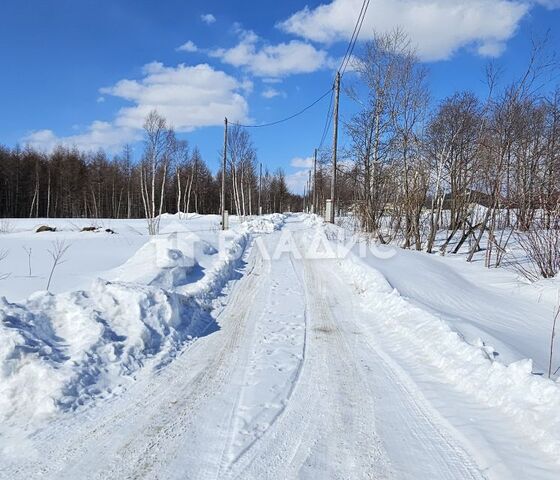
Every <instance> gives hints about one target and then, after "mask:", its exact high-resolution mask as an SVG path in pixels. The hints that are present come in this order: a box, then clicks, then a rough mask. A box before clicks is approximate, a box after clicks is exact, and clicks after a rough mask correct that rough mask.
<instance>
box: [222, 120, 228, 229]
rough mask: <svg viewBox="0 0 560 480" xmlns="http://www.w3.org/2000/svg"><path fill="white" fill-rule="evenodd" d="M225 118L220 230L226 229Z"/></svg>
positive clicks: (225, 122)
mask: <svg viewBox="0 0 560 480" xmlns="http://www.w3.org/2000/svg"><path fill="white" fill-rule="evenodd" d="M227 125H228V121H227V117H226V118H225V119H224V127H225V128H224V158H223V161H222V230H225V229H226V160H227Z"/></svg>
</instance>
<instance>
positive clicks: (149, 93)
mask: <svg viewBox="0 0 560 480" xmlns="http://www.w3.org/2000/svg"><path fill="white" fill-rule="evenodd" d="M143 74H144V77H143V78H142V79H141V80H128V79H124V80H121V81H119V82H117V83H116V84H115V85H113V86H111V87H107V88H102V89H101V90H100V93H101V94H103V95H111V96H114V97H118V98H121V99H123V100H126V101H128V102H130V103H131V104H132V105H131V106H127V107H124V108H121V109H120V110H119V111H118V112H117V114H116V116H115V118H114V120H113V121H112V122H99V121H96V122H93V123H92V124H91V125H90V126H89V127H88V128H87V129H86V131H85V132H83V133H81V134H77V135H72V136H68V137H57V136H56V135H55V133H54V132H52V131H51V130H41V131H37V132H33V133H31V134H29V135H28V136H27V137H26V138H25V139H24V141H25V142H26V143H28V144H30V145H33V146H36V147H38V148H43V149H46V150H49V149H52V148H53V147H54V146H55V145H58V144H64V145H69V146H74V145H75V146H77V147H80V148H83V149H87V150H91V149H98V148H105V149H107V150H108V151H116V150H119V149H120V148H121V147H122V145H124V144H125V143H127V142H131V141H134V140H135V139H137V138H138V137H139V135H141V129H142V126H143V124H144V119H145V118H146V116H147V115H148V113H149V112H150V111H151V110H154V109H155V110H157V111H158V112H159V113H160V114H161V115H163V116H164V117H165V118H166V119H167V120H168V121H169V123H170V124H171V125H173V127H174V128H175V129H176V130H177V131H179V132H189V131H192V130H194V129H196V128H199V127H208V126H215V125H221V124H222V122H223V119H224V117H226V116H227V117H228V118H231V119H232V120H235V121H247V120H248V118H247V112H248V104H247V101H246V100H245V98H244V96H243V93H244V92H246V91H248V90H249V89H251V88H252V83H251V82H248V81H238V80H237V79H235V78H234V77H232V76H230V75H228V74H226V73H225V72H222V71H220V70H216V69H214V68H212V67H211V66H210V65H207V64H200V65H195V66H186V65H182V64H181V65H178V66H176V67H167V66H165V65H163V64H162V63H159V62H154V63H150V64H148V65H146V66H144V69H143Z"/></svg>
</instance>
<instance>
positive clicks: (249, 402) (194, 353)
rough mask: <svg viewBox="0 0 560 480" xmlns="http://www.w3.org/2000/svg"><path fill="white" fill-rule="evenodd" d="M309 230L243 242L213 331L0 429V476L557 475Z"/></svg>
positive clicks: (387, 301) (304, 221) (542, 453)
mask: <svg viewBox="0 0 560 480" xmlns="http://www.w3.org/2000/svg"><path fill="white" fill-rule="evenodd" d="M280 226H281V225H278V227H280ZM322 233H323V227H322V226H320V225H318V223H317V222H316V221H315V220H314V219H309V218H306V217H304V216H293V217H288V219H287V220H286V222H285V224H284V225H283V227H282V228H281V229H278V230H274V229H269V232H268V233H267V234H264V235H261V236H259V235H253V236H252V237H251V238H252V240H251V241H249V245H248V247H247V248H246V249H244V252H245V253H244V256H243V258H242V259H241V260H240V261H238V262H236V263H235V268H234V270H235V271H233V273H232V275H231V276H230V277H231V278H232V279H234V281H232V282H230V284H229V286H228V287H226V288H225V290H223V291H222V293H223V294H224V296H222V297H219V298H218V303H219V304H220V305H216V302H214V307H213V310H212V311H211V315H212V317H213V318H214V320H215V328H214V327H213V326H212V325H214V324H213V323H212V322H207V325H208V328H207V329H206V330H199V331H198V335H199V336H198V338H197V339H196V341H192V342H190V343H187V344H186V345H185V346H183V347H181V348H180V349H179V350H178V352H177V353H176V354H174V355H172V358H170V359H168V361H166V362H165V363H164V364H163V365H162V364H157V365H151V366H150V365H149V364H146V366H145V367H144V368H141V369H139V370H138V373H137V375H136V380H135V381H134V382H131V383H130V385H129V386H128V387H127V388H125V389H124V390H123V391H122V393H120V394H118V395H114V396H111V397H109V398H107V399H103V400H101V399H98V400H96V401H94V402H92V403H91V404H90V405H88V406H87V408H83V409H77V410H76V411H74V412H66V413H65V414H62V415H59V416H57V417H56V420H55V421H52V422H47V423H45V424H42V426H41V428H38V429H37V430H33V431H31V433H30V432H29V431H27V432H22V433H21V435H18V433H17V431H16V430H14V428H12V429H10V430H7V431H6V432H2V433H3V435H4V436H5V438H4V439H3V441H2V446H3V447H4V448H3V451H2V462H1V463H0V477H1V478H6V479H18V478H21V479H29V478H47V479H76V478H80V479H83V478H86V479H109V478H110V479H156V478H157V479H197V480H198V479H230V478H232V479H233V478H236V479H295V478H303V479H327V478H328V479H362V478H363V479H369V478H371V479H392V478H395V479H397V478H398V479H430V480H432V479H436V480H437V479H449V480H451V479H453V480H457V479H484V478H488V479H491V478H503V479H510V478H519V479H527V478H543V479H548V478H551V479H552V478H558V474H559V472H560V470H559V468H558V465H557V464H556V463H555V462H554V455H553V454H550V452H548V453H547V452H546V450H547V449H546V448H544V447H543V442H544V441H545V440H546V438H547V437H546V433H547V432H542V434H543V438H544V440H543V439H542V438H541V439H539V438H537V439H535V438H531V436H530V435H524V432H523V431H522V430H523V429H522V428H519V425H517V426H516V425H514V424H513V423H514V422H512V421H511V418H510V417H509V416H508V412H507V411H504V409H501V408H499V405H490V404H489V403H488V402H484V401H482V400H481V398H479V397H477V396H476V395H474V394H469V393H468V391H467V393H465V389H460V388H457V385H455V384H454V383H453V382H452V381H450V380H449V378H448V377H449V376H445V375H444V376H442V375H441V372H440V371H439V370H440V369H441V370H445V368H447V367H446V365H443V364H442V365H440V369H438V368H437V367H435V366H434V364H433V362H432V363H430V361H428V360H425V358H424V357H426V354H425V352H424V350H423V349H425V348H426V347H425V345H420V344H419V343H418V342H417V343H415V342H413V341H411V342H408V343H407V336H406V334H407V332H405V331H403V335H402V336H400V337H397V338H395V335H394V334H395V331H394V330H392V329H391V328H387V325H388V326H389V327H390V326H391V325H392V323H391V322H399V321H400V319H401V317H402V321H403V322H406V321H407V320H408V317H410V316H411V315H416V316H418V318H419V321H422V322H424V323H423V325H424V324H425V325H427V324H428V320H430V319H424V318H423V317H422V315H423V314H425V315H430V313H429V312H424V311H421V310H419V309H417V307H415V306H413V305H410V308H408V306H407V304H406V300H404V299H400V297H398V299H397V300H391V298H392V297H391V298H389V297H385V296H384V295H393V294H392V293H391V292H390V289H389V290H388V291H385V290H384V289H383V288H382V287H379V291H376V290H375V289H374V290H373V291H370V286H371V285H372V284H373V285H375V275H380V274H378V273H377V272H375V273H374V274H373V275H374V276H373V277H371V278H370V277H368V276H367V275H366V274H364V273H363V271H362V270H360V269H363V268H365V267H363V265H361V264H360V265H358V266H356V265H357V264H354V263H353V262H350V261H349V260H347V259H345V260H341V259H340V258H328V257H329V255H328V254H324V253H325V252H324V251H322V250H321V248H320V246H321V244H322V242H325V243H324V244H322V245H323V247H325V248H326V249H327V250H328V248H329V245H328V244H327V243H326V239H325V237H324V236H320V237H319V236H317V235H322ZM316 239H319V240H316ZM310 246H313V247H314V254H313V255H308V254H306V253H305V252H306V251H308V250H309V247H310ZM315 247H318V248H315ZM372 272H374V271H373V270H372ZM368 274H369V273H368ZM168 287H169V288H174V291H183V292H184V291H185V290H184V289H185V287H184V286H183V285H181V286H174V285H168ZM380 299H381V300H382V301H380ZM376 300H377V301H378V302H377V303H375V301H376ZM400 301H402V302H403V304H402V305H401V304H397V303H395V302H400ZM397 307H398V308H397ZM415 309H416V310H415ZM403 329H404V327H403ZM431 333H432V334H435V333H437V332H436V331H435V330H433V331H432V332H431ZM419 337H421V333H419ZM469 347H470V345H469ZM473 348H474V347H473ZM148 361H149V360H147V362H148ZM457 362H458V360H457ZM451 366H452V367H453V366H454V365H451ZM480 368H482V366H481V367H480ZM504 368H505V367H504ZM475 373H476V372H475ZM535 388H536V387H535ZM551 395H552V394H551ZM553 440H554V439H552V440H550V441H551V442H552V441H553ZM7 441H9V442H11V445H12V448H10V447H9V445H8V444H7ZM546 445H548V444H546ZM541 447H542V448H541ZM552 452H554V450H552Z"/></svg>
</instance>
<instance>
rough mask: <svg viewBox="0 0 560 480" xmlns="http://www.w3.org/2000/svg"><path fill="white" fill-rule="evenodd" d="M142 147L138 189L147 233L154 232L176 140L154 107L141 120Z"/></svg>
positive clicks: (157, 227) (157, 231) (156, 231)
mask: <svg viewBox="0 0 560 480" xmlns="http://www.w3.org/2000/svg"><path fill="white" fill-rule="evenodd" d="M144 133H145V149H144V158H143V160H142V164H141V166H140V188H141V193H142V202H143V204H144V211H145V214H146V220H147V222H148V233H149V234H150V235H157V234H158V233H159V224H160V219H161V214H162V211H163V204H164V199H165V185H166V181H167V175H168V169H169V165H170V162H171V159H172V157H173V155H174V153H175V151H176V148H177V141H176V139H175V134H174V132H173V130H172V129H169V128H168V127H167V122H166V120H165V119H164V118H163V117H162V116H161V115H159V114H158V113H157V112H156V111H155V110H154V111H151V112H150V113H149V114H148V116H147V117H146V121H145V122H144Z"/></svg>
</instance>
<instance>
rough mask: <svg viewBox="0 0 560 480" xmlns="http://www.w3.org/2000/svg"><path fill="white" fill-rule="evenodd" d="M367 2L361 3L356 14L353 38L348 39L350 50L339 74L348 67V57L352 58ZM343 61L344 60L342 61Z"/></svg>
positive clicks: (365, 0) (368, 0) (364, 16)
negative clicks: (357, 14) (358, 13)
mask: <svg viewBox="0 0 560 480" xmlns="http://www.w3.org/2000/svg"><path fill="white" fill-rule="evenodd" d="M369 2H370V0H364V2H363V3H362V10H361V11H360V15H359V16H358V21H357V22H356V27H354V32H355V35H353V37H354V39H353V41H352V39H351V40H350V45H351V47H350V51H349V54H348V57H347V58H346V65H344V67H343V69H342V72H341V74H340V75H341V76H343V75H344V72H346V68H347V67H348V64H349V63H350V59H351V58H352V53H353V52H354V47H355V46H356V42H357V41H358V37H359V36H360V32H361V30H362V25H363V24H364V20H365V18H366V13H367V9H368V7H369ZM343 63H344V61H343Z"/></svg>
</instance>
